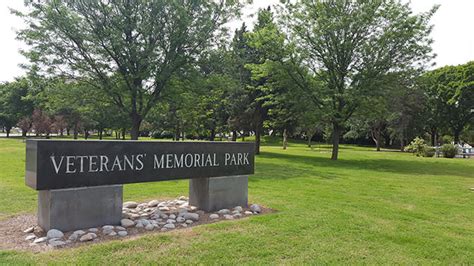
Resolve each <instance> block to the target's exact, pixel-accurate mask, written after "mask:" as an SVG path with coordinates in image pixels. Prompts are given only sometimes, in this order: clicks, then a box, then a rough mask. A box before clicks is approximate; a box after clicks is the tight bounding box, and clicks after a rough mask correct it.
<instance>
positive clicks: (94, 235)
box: [79, 233, 97, 242]
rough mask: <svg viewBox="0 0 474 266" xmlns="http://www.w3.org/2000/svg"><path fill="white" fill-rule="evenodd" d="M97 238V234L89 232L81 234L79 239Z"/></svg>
mask: <svg viewBox="0 0 474 266" xmlns="http://www.w3.org/2000/svg"><path fill="white" fill-rule="evenodd" d="M95 238H97V235H96V234H95V233H87V234H85V235H83V236H81V238H79V241H81V242H86V241H92V240H94V239H95Z"/></svg>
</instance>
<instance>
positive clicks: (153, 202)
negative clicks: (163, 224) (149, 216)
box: [148, 200, 160, 207]
mask: <svg viewBox="0 0 474 266" xmlns="http://www.w3.org/2000/svg"><path fill="white" fill-rule="evenodd" d="M158 204H160V202H159V201H158V200H152V201H150V202H148V207H156V206H158Z"/></svg>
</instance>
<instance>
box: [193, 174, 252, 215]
mask: <svg viewBox="0 0 474 266" xmlns="http://www.w3.org/2000/svg"><path fill="white" fill-rule="evenodd" d="M189 204H190V205H193V206H196V207H198V209H201V210H205V211H208V212H212V211H217V210H220V209H231V208H233V207H235V206H242V207H246V206H247V204H248V176H247V175H237V176H222V177H209V178H195V179H191V180H189Z"/></svg>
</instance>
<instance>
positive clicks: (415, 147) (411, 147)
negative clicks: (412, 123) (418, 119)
mask: <svg viewBox="0 0 474 266" xmlns="http://www.w3.org/2000/svg"><path fill="white" fill-rule="evenodd" d="M425 146H426V144H425V140H424V139H422V138H419V137H416V138H415V139H414V140H412V141H411V142H410V144H408V145H407V146H406V147H405V151H406V152H412V153H413V154H415V155H416V156H421V155H423V150H424V147H425Z"/></svg>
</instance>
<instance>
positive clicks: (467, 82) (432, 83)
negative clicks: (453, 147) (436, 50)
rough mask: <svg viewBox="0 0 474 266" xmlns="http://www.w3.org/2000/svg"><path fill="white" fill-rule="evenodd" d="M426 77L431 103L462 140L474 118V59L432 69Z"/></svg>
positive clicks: (454, 133)
mask: <svg viewBox="0 0 474 266" xmlns="http://www.w3.org/2000/svg"><path fill="white" fill-rule="evenodd" d="M423 79H425V85H427V88H426V89H427V93H428V94H429V96H428V97H429V98H430V99H431V101H430V103H433V107H434V108H436V110H437V111H438V115H439V116H440V118H441V119H443V120H444V121H445V122H446V124H447V125H448V126H449V128H450V130H451V132H452V134H453V137H454V141H455V142H456V143H459V141H460V138H459V137H460V135H461V133H462V131H463V130H464V128H465V127H466V126H467V125H468V124H469V123H471V122H472V121H473V120H474V61H471V62H469V63H467V64H464V65H459V66H446V67H442V68H439V69H436V70H433V71H431V72H429V73H427V74H426V75H425V76H424V77H423Z"/></svg>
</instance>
